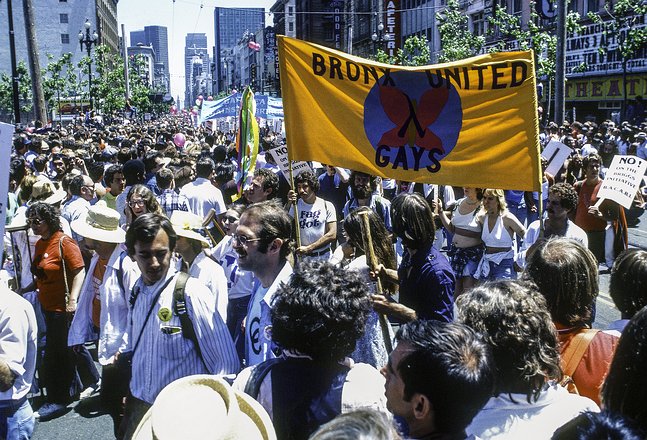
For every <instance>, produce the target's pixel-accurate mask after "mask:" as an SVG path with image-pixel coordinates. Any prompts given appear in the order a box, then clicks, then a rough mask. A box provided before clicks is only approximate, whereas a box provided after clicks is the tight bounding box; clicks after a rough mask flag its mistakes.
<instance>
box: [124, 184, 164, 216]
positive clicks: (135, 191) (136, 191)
mask: <svg viewBox="0 0 647 440" xmlns="http://www.w3.org/2000/svg"><path fill="white" fill-rule="evenodd" d="M136 195H137V196H140V197H141V198H142V199H143V200H144V205H145V206H146V212H150V213H153V214H163V212H162V207H161V206H160V204H159V202H158V201H157V198H155V194H153V191H151V190H150V188H148V187H147V186H146V185H141V184H138V185H133V187H132V188H130V191H128V196H127V197H126V200H127V201H128V202H130V199H132V198H133V196H136ZM128 209H130V210H131V213H132V208H130V206H128Z"/></svg>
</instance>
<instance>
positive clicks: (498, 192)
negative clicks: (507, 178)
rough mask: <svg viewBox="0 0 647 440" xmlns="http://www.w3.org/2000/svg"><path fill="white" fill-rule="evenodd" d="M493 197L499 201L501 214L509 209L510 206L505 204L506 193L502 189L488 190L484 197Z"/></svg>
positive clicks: (484, 192)
mask: <svg viewBox="0 0 647 440" xmlns="http://www.w3.org/2000/svg"><path fill="white" fill-rule="evenodd" d="M487 196H492V197H494V198H496V200H497V206H498V207H499V213H501V212H503V211H505V210H506V209H508V204H507V203H506V202H505V192H504V191H503V190H502V189H493V188H487V189H486V190H485V191H483V197H484V198H485V197H487Z"/></svg>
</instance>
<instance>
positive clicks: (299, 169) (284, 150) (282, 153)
mask: <svg viewBox="0 0 647 440" xmlns="http://www.w3.org/2000/svg"><path fill="white" fill-rule="evenodd" d="M268 153H270V154H271V155H272V157H273V158H274V161H275V162H276V164H277V165H278V167H279V168H280V169H281V172H282V173H283V176H284V177H285V180H287V181H288V182H289V181H290V169H289V165H288V147H286V146H285V145H283V146H281V147H277V148H272V149H271V150H269V151H268ZM304 171H310V172H312V168H310V165H308V162H303V161H297V160H293V161H292V175H293V176H298V175H299V174H301V173H303V172H304Z"/></svg>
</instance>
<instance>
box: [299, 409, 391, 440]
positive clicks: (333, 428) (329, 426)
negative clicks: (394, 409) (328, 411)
mask: <svg viewBox="0 0 647 440" xmlns="http://www.w3.org/2000/svg"><path fill="white" fill-rule="evenodd" d="M400 439H402V437H400V434H398V430H397V429H396V428H395V425H394V424H393V422H392V421H391V418H390V417H389V416H388V415H386V414H385V413H383V412H380V411H376V410H374V409H368V408H361V409H356V410H354V411H350V412H347V413H344V414H340V415H338V416H337V417H335V418H334V419H332V420H331V421H330V422H328V423H326V424H325V425H321V427H320V428H319V429H317V431H315V433H314V434H312V435H311V436H310V439H309V440H400Z"/></svg>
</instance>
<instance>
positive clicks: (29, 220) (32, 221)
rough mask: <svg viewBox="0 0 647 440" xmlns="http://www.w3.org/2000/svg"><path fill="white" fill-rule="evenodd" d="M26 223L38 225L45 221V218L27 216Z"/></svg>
mask: <svg viewBox="0 0 647 440" xmlns="http://www.w3.org/2000/svg"><path fill="white" fill-rule="evenodd" d="M27 223H28V224H30V225H32V226H40V225H41V224H42V223H45V220H42V219H40V218H29V219H27Z"/></svg>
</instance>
